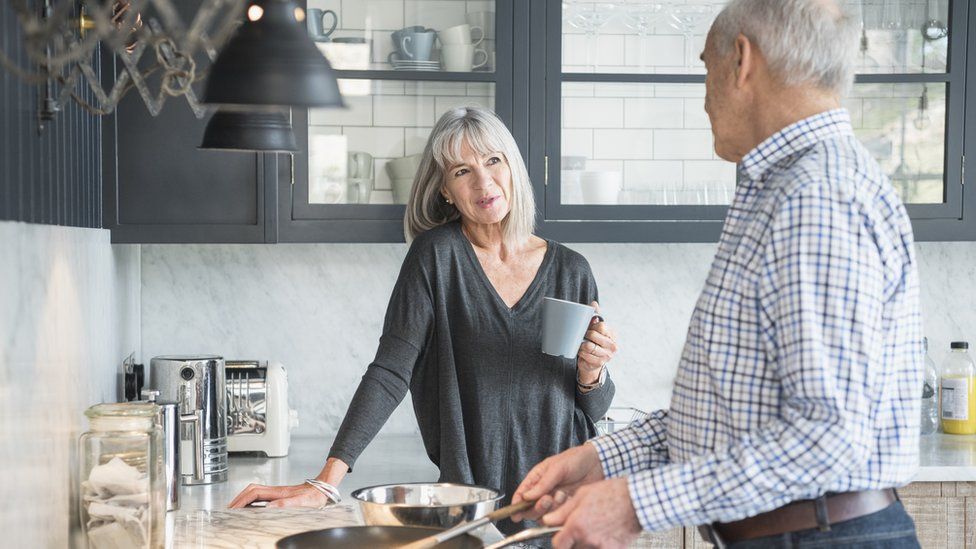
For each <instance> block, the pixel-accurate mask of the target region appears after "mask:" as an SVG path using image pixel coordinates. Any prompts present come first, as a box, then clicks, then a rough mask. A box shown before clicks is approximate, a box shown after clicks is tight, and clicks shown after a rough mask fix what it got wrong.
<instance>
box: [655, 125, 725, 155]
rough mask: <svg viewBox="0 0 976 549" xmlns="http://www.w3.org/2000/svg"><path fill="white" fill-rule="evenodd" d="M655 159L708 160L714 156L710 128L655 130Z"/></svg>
mask: <svg viewBox="0 0 976 549" xmlns="http://www.w3.org/2000/svg"><path fill="white" fill-rule="evenodd" d="M653 158H654V159H656V160H672V159H677V160H708V159H710V158H713V156H712V132H711V131H709V130H655V133H654V156H653Z"/></svg>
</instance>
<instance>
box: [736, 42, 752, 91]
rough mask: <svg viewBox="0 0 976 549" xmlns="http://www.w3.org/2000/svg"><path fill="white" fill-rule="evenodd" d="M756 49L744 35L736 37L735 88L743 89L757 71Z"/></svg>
mask: <svg viewBox="0 0 976 549" xmlns="http://www.w3.org/2000/svg"><path fill="white" fill-rule="evenodd" d="M756 54H757V51H756V48H755V46H754V45H753V43H752V41H750V40H749V38H747V37H746V35H744V34H741V33H740V34H739V36H736V37H735V57H736V67H735V86H736V87H737V88H741V87H742V86H744V85H745V83H746V80H747V79H748V78H750V77H751V76H753V73H754V72H755V70H756V61H757V59H756Z"/></svg>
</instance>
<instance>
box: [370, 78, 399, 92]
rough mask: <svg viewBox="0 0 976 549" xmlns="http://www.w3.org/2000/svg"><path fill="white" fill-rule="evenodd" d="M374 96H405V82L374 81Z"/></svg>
mask: <svg viewBox="0 0 976 549" xmlns="http://www.w3.org/2000/svg"><path fill="white" fill-rule="evenodd" d="M371 82H372V87H373V95H403V86H404V84H405V83H404V81H403V80H372V81H371Z"/></svg>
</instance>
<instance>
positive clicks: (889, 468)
mask: <svg viewBox="0 0 976 549" xmlns="http://www.w3.org/2000/svg"><path fill="white" fill-rule="evenodd" d="M739 171H740V176H741V177H740V184H739V186H738V188H737V190H736V195H735V199H734V200H733V203H732V205H731V206H730V208H729V212H728V216H727V217H726V220H725V226H724V228H723V231H722V236H721V239H720V240H719V245H718V252H717V253H716V255H715V259H714V261H713V263H712V267H711V271H710V272H709V274H708V279H707V280H706V282H705V287H704V289H703V290H702V293H701V296H700V297H699V299H698V303H697V304H696V306H695V310H694V313H693V314H692V317H691V323H690V326H689V328H688V336H687V340H686V342H685V347H684V351H683V352H682V356H681V362H680V365H679V368H678V373H677V377H676V379H675V386H674V393H673V396H672V399H671V407H670V410H669V411H663V410H662V411H658V412H655V413H653V414H651V416H650V417H649V418H648V419H646V420H644V421H642V422H641V423H638V424H636V425H634V426H633V427H631V428H629V429H625V430H623V431H619V432H617V433H614V434H611V435H607V436H603V437H599V438H596V439H593V440H592V443H593V444H594V445H595V446H596V448H597V451H598V452H599V455H600V460H601V462H602V465H603V469H604V473H605V474H606V476H607V477H608V478H611V477H626V478H627V479H628V483H629V488H630V496H631V500H632V502H633V504H634V508H635V510H636V511H637V517H638V519H639V520H640V522H641V525H642V526H643V527H644V528H645V529H647V530H663V529H667V528H671V527H675V526H678V525H696V524H707V523H711V522H715V521H719V522H728V521H732V520H738V519H742V518H745V517H749V516H753V515H756V514H759V513H762V512H764V511H769V510H771V509H774V508H777V507H780V506H782V505H785V504H787V503H790V502H792V501H796V500H800V499H809V498H814V497H817V496H819V495H821V494H823V493H825V492H847V491H855V490H866V489H877V488H886V487H892V486H899V485H903V484H905V483H907V482H908V481H909V480H911V478H912V476H913V475H914V474H915V472H916V470H917V467H918V421H919V400H918V399H919V391H920V389H921V385H922V371H923V362H922V361H923V354H922V342H921V339H922V337H921V316H920V313H919V299H918V293H919V290H918V273H917V265H916V261H915V254H914V251H913V243H912V242H913V239H912V228H911V225H910V223H909V220H908V215H907V214H906V212H905V208H904V207H903V206H902V204H901V201H900V200H899V198H898V196H897V195H896V194H895V191H894V190H893V189H892V187H891V185H890V184H889V182H888V179H887V177H885V175H884V174H883V173H882V171H881V169H880V167H879V166H878V164H877V163H876V162H875V161H874V160H873V159H872V158H871V156H870V155H869V154H868V152H867V151H866V150H865V149H864V148H863V147H862V146H861V144H860V143H859V142H858V141H857V140H856V139H855V137H854V133H853V130H852V129H851V124H850V119H849V117H848V114H847V111H845V110H843V109H839V110H833V111H828V112H824V113H820V114H818V115H816V116H812V117H809V118H806V119H804V120H801V121H799V122H797V123H795V124H792V125H790V126H788V127H786V128H784V129H783V130H781V131H779V132H778V133H776V134H774V135H773V136H771V137H769V138H768V139H766V140H765V141H763V142H762V143H761V144H760V145H759V146H758V147H756V148H755V149H753V150H752V151H751V152H750V153H749V154H748V155H747V156H746V157H745V158H744V159H743V160H742V163H741V165H740V166H739Z"/></svg>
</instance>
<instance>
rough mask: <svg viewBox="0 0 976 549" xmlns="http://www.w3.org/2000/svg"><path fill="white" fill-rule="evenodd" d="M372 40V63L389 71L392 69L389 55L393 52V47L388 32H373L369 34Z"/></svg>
mask: <svg viewBox="0 0 976 549" xmlns="http://www.w3.org/2000/svg"><path fill="white" fill-rule="evenodd" d="M370 34H371V35H372V38H373V42H372V62H373V63H375V64H378V65H383V67H382V68H383V69H385V70H391V69H392V68H393V66H392V65H390V62H389V58H390V53H392V52H393V50H394V49H395V46H394V45H393V39H392V38H390V31H389V30H385V29H384V30H374V31H373V32H372V33H370Z"/></svg>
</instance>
